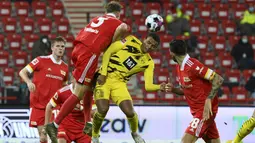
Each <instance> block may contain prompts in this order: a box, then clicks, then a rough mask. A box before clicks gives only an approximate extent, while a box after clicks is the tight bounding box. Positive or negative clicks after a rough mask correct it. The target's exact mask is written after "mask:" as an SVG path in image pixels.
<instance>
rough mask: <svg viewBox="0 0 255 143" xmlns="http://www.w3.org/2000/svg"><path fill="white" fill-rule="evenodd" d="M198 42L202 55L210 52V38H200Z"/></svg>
mask: <svg viewBox="0 0 255 143" xmlns="http://www.w3.org/2000/svg"><path fill="white" fill-rule="evenodd" d="M197 41H198V48H199V51H200V52H201V53H206V52H207V51H208V38H207V37H206V36H199V37H198V38H197Z"/></svg>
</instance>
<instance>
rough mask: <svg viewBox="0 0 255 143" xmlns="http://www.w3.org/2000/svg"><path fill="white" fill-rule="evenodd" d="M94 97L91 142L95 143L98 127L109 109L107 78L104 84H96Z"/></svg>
mask: <svg viewBox="0 0 255 143" xmlns="http://www.w3.org/2000/svg"><path fill="white" fill-rule="evenodd" d="M94 98H95V101H96V106H97V111H96V112H95V114H94V117H93V123H92V141H93V143H97V142H99V134H100V128H101V126H102V123H103V121H104V118H105V116H106V114H107V112H108V110H109V98H110V89H109V83H108V80H107V79H106V83H105V84H104V85H97V86H96V88H95V91H94Z"/></svg>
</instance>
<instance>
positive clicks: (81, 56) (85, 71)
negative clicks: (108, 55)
mask: <svg viewBox="0 0 255 143" xmlns="http://www.w3.org/2000/svg"><path fill="white" fill-rule="evenodd" d="M98 57H99V56H98V55H96V54H93V53H92V52H91V51H90V49H89V48H88V47H86V46H85V45H83V44H82V43H78V44H77V45H75V47H74V50H73V52H72V61H73V64H74V67H75V69H74V71H73V76H74V78H75V79H76V81H77V82H79V83H81V84H84V85H90V83H91V81H92V79H93V77H94V74H95V72H96V69H97V64H98Z"/></svg>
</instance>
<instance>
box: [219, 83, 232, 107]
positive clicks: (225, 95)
mask: <svg viewBox="0 0 255 143" xmlns="http://www.w3.org/2000/svg"><path fill="white" fill-rule="evenodd" d="M221 90H222V92H223V94H222V95H221V97H219V101H220V102H223V103H227V102H229V101H230V90H229V88H228V87H227V86H223V87H221Z"/></svg>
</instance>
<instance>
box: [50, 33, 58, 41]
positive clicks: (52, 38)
mask: <svg viewBox="0 0 255 143" xmlns="http://www.w3.org/2000/svg"><path fill="white" fill-rule="evenodd" d="M48 37H49V39H50V40H54V39H55V38H56V37H57V35H56V34H49V35H48Z"/></svg>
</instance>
